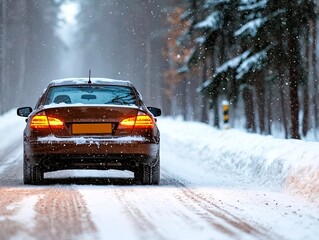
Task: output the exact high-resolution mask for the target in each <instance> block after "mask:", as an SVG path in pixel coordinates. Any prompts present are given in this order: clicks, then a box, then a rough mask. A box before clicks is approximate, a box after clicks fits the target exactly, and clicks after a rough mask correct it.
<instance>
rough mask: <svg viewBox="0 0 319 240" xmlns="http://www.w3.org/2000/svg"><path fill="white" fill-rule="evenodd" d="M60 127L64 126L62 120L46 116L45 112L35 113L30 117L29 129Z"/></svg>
mask: <svg viewBox="0 0 319 240" xmlns="http://www.w3.org/2000/svg"><path fill="white" fill-rule="evenodd" d="M49 127H51V128H54V129H62V128H63V127H64V124H63V122H62V121H61V120H60V119H58V118H54V117H47V116H46V115H45V114H43V113H41V115H36V116H34V117H33V118H32V120H31V123H30V128H31V129H45V128H49Z"/></svg>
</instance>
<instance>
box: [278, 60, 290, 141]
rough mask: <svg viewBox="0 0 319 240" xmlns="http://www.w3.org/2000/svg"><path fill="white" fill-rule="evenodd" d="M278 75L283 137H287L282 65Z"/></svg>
mask: <svg viewBox="0 0 319 240" xmlns="http://www.w3.org/2000/svg"><path fill="white" fill-rule="evenodd" d="M279 71H280V72H279V76H280V79H279V81H280V84H279V91H280V103H281V113H282V124H283V127H284V131H285V138H286V139H288V136H289V133H288V116H287V111H286V104H285V98H286V93H285V74H284V72H285V70H284V69H283V67H282V66H280V69H279Z"/></svg>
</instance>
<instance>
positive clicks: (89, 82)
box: [88, 69, 92, 84]
mask: <svg viewBox="0 0 319 240" xmlns="http://www.w3.org/2000/svg"><path fill="white" fill-rule="evenodd" d="M91 83H92V82H91V69H89V81H88V84H91Z"/></svg>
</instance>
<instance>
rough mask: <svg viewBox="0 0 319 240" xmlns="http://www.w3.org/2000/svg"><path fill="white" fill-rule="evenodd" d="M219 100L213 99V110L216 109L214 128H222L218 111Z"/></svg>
mask: <svg viewBox="0 0 319 240" xmlns="http://www.w3.org/2000/svg"><path fill="white" fill-rule="evenodd" d="M218 107H219V104H218V98H217V97H216V98H215V99H213V109H214V127H216V128H220V125H219V110H218Z"/></svg>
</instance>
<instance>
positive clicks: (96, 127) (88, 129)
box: [72, 123, 112, 134]
mask: <svg viewBox="0 0 319 240" xmlns="http://www.w3.org/2000/svg"><path fill="white" fill-rule="evenodd" d="M72 133H73V134H107V133H112V124H110V123H81V124H72Z"/></svg>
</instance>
